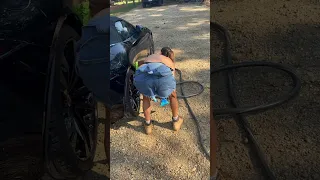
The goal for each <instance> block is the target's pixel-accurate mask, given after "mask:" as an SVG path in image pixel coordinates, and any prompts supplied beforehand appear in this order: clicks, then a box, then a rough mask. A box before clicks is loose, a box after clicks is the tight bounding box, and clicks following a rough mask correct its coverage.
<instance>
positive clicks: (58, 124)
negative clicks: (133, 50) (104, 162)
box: [44, 25, 98, 180]
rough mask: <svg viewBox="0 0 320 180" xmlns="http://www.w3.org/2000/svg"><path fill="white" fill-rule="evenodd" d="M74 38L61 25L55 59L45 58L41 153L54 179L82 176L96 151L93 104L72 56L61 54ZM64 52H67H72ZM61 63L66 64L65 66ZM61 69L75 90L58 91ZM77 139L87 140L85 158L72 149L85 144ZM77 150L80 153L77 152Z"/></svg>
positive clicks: (94, 106)
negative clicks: (43, 152)
mask: <svg viewBox="0 0 320 180" xmlns="http://www.w3.org/2000/svg"><path fill="white" fill-rule="evenodd" d="M77 40H79V34H78V33H77V32H76V31H75V30H74V29H73V28H71V27H70V26H68V25H63V26H62V28H61V29H60V32H59V36H58V39H57V41H56V43H55V52H56V53H55V58H54V60H52V61H49V66H48V76H47V77H48V81H47V87H46V95H45V96H46V103H45V104H46V109H45V120H46V121H45V122H46V126H45V129H44V132H45V133H44V134H45V144H46V145H45V151H46V152H45V154H46V164H47V171H48V174H50V175H51V176H52V177H53V178H54V179H68V180H69V179H75V178H78V177H80V176H83V175H84V174H85V172H86V171H88V170H90V169H91V168H92V167H93V159H94V155H95V151H96V144H97V128H98V119H97V103H96V102H95V101H94V98H93V97H92V94H91V93H90V91H89V90H88V89H87V88H86V87H85V86H84V85H83V83H82V81H81V79H80V78H78V76H77V74H76V66H75V57H70V58H67V57H66V54H65V53H66V52H65V51H66V48H67V45H69V44H68V43H69V42H70V46H71V45H72V47H74V44H75V43H74V42H76V41H77ZM72 47H70V49H72ZM74 49H75V48H74ZM67 52H68V53H69V52H70V54H71V52H72V51H71V50H70V51H67ZM73 52H74V51H73ZM66 63H67V64H68V65H66ZM63 66H67V67H68V68H66V67H63ZM72 68H73V69H72ZM71 71H72V72H71ZM65 72H70V73H72V75H74V78H72V76H70V77H71V78H70V84H72V85H70V87H74V89H75V90H74V91H73V90H71V88H70V92H66V91H64V92H65V93H61V90H62V89H63V85H62V84H63V83H61V82H62V77H64V73H65ZM68 78H69V76H68ZM65 79H66V78H65ZM73 79H74V81H73ZM68 83H69V82H68ZM73 85H74V86H73ZM68 87H69V84H68ZM64 94H67V95H65V96H66V97H64ZM63 100H66V101H67V102H66V101H63ZM68 101H70V106H69V104H68V105H66V103H69V102H68ZM80 108H83V109H82V111H83V114H82V113H80V110H79V109H80ZM67 109H68V110H67ZM89 109H90V110H89ZM69 111H70V112H69ZM82 111H81V112H82ZM77 112H78V113H77ZM64 113H66V114H64ZM87 113H89V114H87ZM86 115H89V116H88V119H85V116H86ZM81 117H82V118H83V119H82V118H81ZM72 123H73V125H72ZM69 126H70V129H69ZM71 126H72V127H73V128H71ZM71 129H73V130H74V131H76V132H78V133H79V134H78V135H76V133H75V132H72V133H71V132H70V131H71ZM70 134H71V135H70ZM80 134H81V135H80ZM86 135H87V136H86ZM76 136H77V138H79V139H76V140H74V141H76V142H78V141H79V143H78V144H77V143H76V145H73V144H72V143H71V142H70V141H71V140H70V139H72V140H73V139H75V137H76ZM82 137H83V138H82ZM81 138H82V140H83V139H86V142H87V149H86V148H85V147H84V149H85V150H84V151H85V152H86V154H87V153H88V154H87V156H86V157H85V158H80V157H79V156H83V151H80V150H79V151H76V149H75V148H77V146H79V147H81V146H85V145H86V144H85V143H80V141H81ZM81 142H82V141H81ZM83 142H84V140H83ZM89 146H90V147H89ZM87 150H88V151H87ZM89 151H90V152H89ZM79 152H81V153H80V155H77V153H79Z"/></svg>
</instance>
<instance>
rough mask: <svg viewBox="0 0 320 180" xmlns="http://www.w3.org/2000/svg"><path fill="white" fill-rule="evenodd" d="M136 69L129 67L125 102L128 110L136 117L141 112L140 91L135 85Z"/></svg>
mask: <svg viewBox="0 0 320 180" xmlns="http://www.w3.org/2000/svg"><path fill="white" fill-rule="evenodd" d="M133 75H134V71H133V70H132V69H131V68H128V70H127V74H126V81H125V91H124V92H125V95H124V101H125V102H124V103H125V107H126V110H127V111H128V112H129V113H130V114H131V115H132V116H134V117H137V116H138V115H139V112H140V101H141V100H140V92H139V91H138V90H137V88H136V87H135V86H134V85H133Z"/></svg>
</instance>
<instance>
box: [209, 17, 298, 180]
mask: <svg viewBox="0 0 320 180" xmlns="http://www.w3.org/2000/svg"><path fill="white" fill-rule="evenodd" d="M210 26H211V27H210V29H211V30H217V31H218V32H219V33H221V35H222V36H223V38H224V39H223V40H224V49H223V50H224V51H223V53H224V57H223V64H224V65H222V66H220V67H217V68H213V69H211V74H215V73H220V72H222V71H227V76H228V77H227V81H228V82H227V83H228V84H227V86H228V90H229V92H228V93H229V98H230V99H231V103H232V105H233V108H225V109H222V108H219V109H214V110H213V112H214V115H216V116H218V115H226V114H232V115H234V117H235V118H237V119H238V120H239V122H240V124H241V125H242V126H243V127H244V130H245V132H246V133H247V135H248V139H249V140H250V142H251V143H252V145H253V149H254V150H255V152H256V153H257V156H258V158H259V160H260V162H261V165H262V166H263V170H264V173H265V175H266V176H267V177H268V179H271V180H274V179H276V177H275V175H274V173H273V172H272V170H271V168H270V167H269V166H268V163H267V161H266V158H265V155H264V154H263V152H262V151H261V148H260V146H259V144H258V142H257V141H256V139H255V137H254V135H253V133H252V131H251V128H250V125H249V123H248V121H247V119H246V118H245V116H244V115H243V114H244V113H252V112H257V111H262V110H267V109H270V108H274V107H276V106H278V105H280V104H283V103H285V102H287V101H288V100H290V99H292V98H293V97H294V96H296V95H297V94H298V93H299V91H300V88H301V82H300V79H299V78H298V76H297V74H296V73H295V72H294V71H293V70H292V69H291V68H289V67H288V66H285V65H282V64H277V63H271V62H243V63H237V64H233V62H232V59H231V57H232V56H231V44H230V35H229V33H228V31H227V29H225V28H224V27H223V26H221V25H219V24H217V23H215V22H211V23H210ZM253 66H264V67H271V68H275V69H279V70H282V71H285V72H286V73H288V74H289V75H290V76H291V78H292V81H293V85H294V88H293V89H292V90H291V91H290V92H289V93H288V94H287V95H286V96H284V97H282V98H280V99H278V100H277V101H275V102H272V103H269V104H264V105H258V106H251V107H239V100H238V99H237V97H236V94H235V91H234V88H233V86H234V81H233V70H234V69H238V68H243V67H253Z"/></svg>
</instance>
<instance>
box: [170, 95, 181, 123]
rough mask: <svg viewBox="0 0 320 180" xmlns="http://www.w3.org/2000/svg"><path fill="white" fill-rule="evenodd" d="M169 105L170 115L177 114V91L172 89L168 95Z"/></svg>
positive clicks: (175, 115) (174, 115) (176, 115)
mask: <svg viewBox="0 0 320 180" xmlns="http://www.w3.org/2000/svg"><path fill="white" fill-rule="evenodd" d="M169 100H170V106H171V111H172V117H178V116H179V105H178V98H177V91H173V92H172V93H171V95H170V96H169Z"/></svg>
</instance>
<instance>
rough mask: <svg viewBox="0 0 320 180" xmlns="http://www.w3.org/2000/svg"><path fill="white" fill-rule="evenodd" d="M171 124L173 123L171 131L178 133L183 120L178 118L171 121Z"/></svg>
mask: <svg viewBox="0 0 320 180" xmlns="http://www.w3.org/2000/svg"><path fill="white" fill-rule="evenodd" d="M172 122H173V130H174V131H179V130H180V128H181V125H182V123H183V119H182V118H181V117H180V116H179V118H178V119H177V120H174V119H172Z"/></svg>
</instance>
